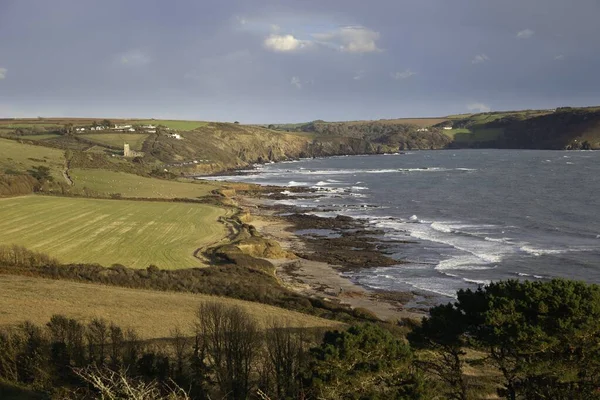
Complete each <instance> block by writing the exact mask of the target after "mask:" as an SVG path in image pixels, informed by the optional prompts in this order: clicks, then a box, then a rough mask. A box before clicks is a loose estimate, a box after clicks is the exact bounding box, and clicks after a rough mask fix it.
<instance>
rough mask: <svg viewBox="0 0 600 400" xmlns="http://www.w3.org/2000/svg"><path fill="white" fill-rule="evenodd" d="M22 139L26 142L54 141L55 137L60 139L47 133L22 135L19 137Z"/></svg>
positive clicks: (53, 134)
mask: <svg viewBox="0 0 600 400" xmlns="http://www.w3.org/2000/svg"><path fill="white" fill-rule="evenodd" d="M19 137H20V138H22V139H27V140H46V139H56V138H57V137H60V135H57V134H55V133H48V134H45V135H23V136H19Z"/></svg>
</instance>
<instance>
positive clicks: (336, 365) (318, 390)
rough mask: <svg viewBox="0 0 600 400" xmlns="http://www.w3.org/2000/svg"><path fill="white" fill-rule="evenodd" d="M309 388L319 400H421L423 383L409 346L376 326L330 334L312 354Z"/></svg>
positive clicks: (370, 325)
mask: <svg viewBox="0 0 600 400" xmlns="http://www.w3.org/2000/svg"><path fill="white" fill-rule="evenodd" d="M311 355H312V361H311V362H310V364H309V366H308V368H307V371H306V376H307V384H308V386H310V387H311V389H312V390H313V391H314V392H315V393H314V394H315V397H317V398H319V399H341V398H343V399H368V398H373V399H375V398H380V399H420V398H423V396H424V393H425V386H424V381H423V380H422V379H421V378H420V377H419V376H418V374H416V373H415V371H414V370H413V368H412V366H411V361H412V352H411V350H410V348H409V346H408V345H407V344H405V343H404V342H403V341H402V340H400V339H399V338H397V337H395V336H394V335H392V334H391V333H390V332H389V331H387V330H384V329H382V328H380V327H379V326H377V325H373V324H365V325H360V326H353V327H351V328H349V329H348V330H347V331H342V332H340V331H333V332H327V333H326V334H325V338H324V339H323V342H322V343H321V345H320V346H319V347H316V348H314V349H312V350H311Z"/></svg>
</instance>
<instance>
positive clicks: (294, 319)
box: [0, 275, 341, 339]
mask: <svg viewBox="0 0 600 400" xmlns="http://www.w3.org/2000/svg"><path fill="white" fill-rule="evenodd" d="M203 301H218V302H221V303H224V304H229V305H239V306H241V307H243V308H244V309H246V310H247V311H248V312H249V313H250V314H251V315H253V316H254V317H256V318H257V319H258V321H259V322H260V323H262V324H263V326H266V324H268V323H269V320H270V319H271V318H282V319H285V320H287V321H289V323H290V326H292V327H293V326H297V327H334V326H335V327H337V326H341V324H340V323H338V322H334V321H329V320H324V319H321V318H317V317H313V316H309V315H306V314H301V313H297V312H293V311H288V310H284V309H281V308H277V307H272V306H268V305H265V304H259V303H251V302H246V301H242V300H235V299H229V298H222V297H212V296H207V295H198V294H188V293H172V292H158V291H151V290H142V289H127V288H119V287H114V286H103V285H95V284H86V283H78V282H69V281H54V280H48V279H41V278H32V277H22V276H12V275H0V325H4V326H6V325H15V324H18V323H21V322H23V321H25V320H30V321H32V322H34V323H37V324H45V323H47V322H48V321H49V320H50V317H51V316H52V315H53V314H64V315H66V316H68V317H71V318H77V319H79V320H83V321H90V320H91V319H92V318H96V317H100V318H105V319H107V320H111V321H113V322H115V323H116V324H117V325H120V326H121V327H124V328H133V329H135V330H136V331H137V332H138V333H139V334H140V335H141V336H142V338H144V339H153V338H162V337H168V336H169V333H170V330H171V329H173V328H175V327H179V328H180V329H181V330H182V331H184V332H187V333H189V334H190V335H191V334H192V324H193V322H194V319H195V315H194V314H195V312H196V310H197V309H198V306H199V305H200V303H201V302H203Z"/></svg>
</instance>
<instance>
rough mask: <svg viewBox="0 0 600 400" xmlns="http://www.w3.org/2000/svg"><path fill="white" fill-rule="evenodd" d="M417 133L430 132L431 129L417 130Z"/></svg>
mask: <svg viewBox="0 0 600 400" xmlns="http://www.w3.org/2000/svg"><path fill="white" fill-rule="evenodd" d="M417 132H429V129H427V128H419V129H417Z"/></svg>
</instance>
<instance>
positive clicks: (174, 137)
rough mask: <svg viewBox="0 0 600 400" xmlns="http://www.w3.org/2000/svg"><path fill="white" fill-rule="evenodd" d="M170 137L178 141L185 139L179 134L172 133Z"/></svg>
mask: <svg viewBox="0 0 600 400" xmlns="http://www.w3.org/2000/svg"><path fill="white" fill-rule="evenodd" d="M169 137H170V138H173V139H177V140H181V139H183V138H182V137H181V135H180V134H179V133H172V134H170V135H169Z"/></svg>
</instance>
